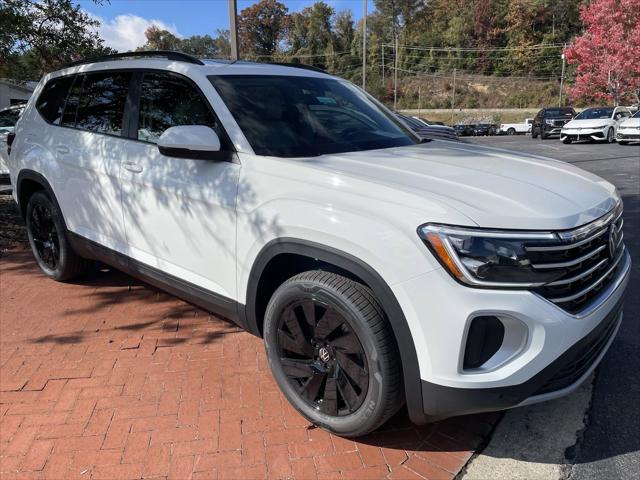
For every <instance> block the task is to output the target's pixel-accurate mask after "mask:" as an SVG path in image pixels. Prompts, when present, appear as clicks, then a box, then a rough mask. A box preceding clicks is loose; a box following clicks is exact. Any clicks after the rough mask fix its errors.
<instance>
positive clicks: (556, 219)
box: [300, 141, 618, 230]
mask: <svg viewBox="0 0 640 480" xmlns="http://www.w3.org/2000/svg"><path fill="white" fill-rule="evenodd" d="M300 161H304V162H305V163H306V164H307V165H308V166H313V167H316V168H322V169H328V170H330V171H331V172H333V173H340V174H343V175H348V176H350V177H352V178H354V179H356V180H360V181H368V182H371V183H375V184H377V185H382V186H385V187H388V188H391V189H395V190H397V191H401V192H402V193H403V194H409V196H408V197H407V195H402V196H401V197H403V198H410V199H411V205H407V207H411V208H418V209H419V208H420V204H421V202H424V204H425V205H426V204H427V203H428V204H430V205H432V204H433V203H434V202H435V203H441V204H443V206H446V207H449V208H451V209H455V210H457V211H458V212H460V213H462V214H463V215H464V216H466V217H467V218H469V219H470V220H471V221H472V222H474V223H475V224H476V225H478V226H481V227H487V228H491V227H493V228H507V229H535V230H545V229H553V230H562V229H569V228H574V227H576V226H579V225H583V224H585V223H588V222H590V221H592V220H594V219H596V218H598V217H600V216H602V215H604V214H605V213H606V212H608V211H609V210H610V209H611V208H613V206H614V205H615V203H616V201H617V199H618V195H617V193H616V191H615V188H614V187H613V185H611V184H610V183H608V182H606V181H605V180H603V179H601V178H600V177H597V176H595V175H593V174H590V173H588V172H585V171H583V170H580V169H579V168H577V167H574V166H572V165H569V164H567V163H564V162H560V161H557V160H553V159H549V158H544V157H536V156H532V155H527V154H521V153H517V152H511V151H507V150H501V149H495V148H487V147H481V146H478V145H473V146H471V145H464V144H460V143H457V142H447V141H434V142H430V143H426V144H421V145H415V146H409V147H401V148H390V149H384V150H374V151H365V152H350V153H343V154H334V155H325V156H321V157H315V158H313V159H303V160H302V159H301V160H300ZM398 197H400V195H398ZM424 221H425V222H428V221H430V219H429V218H425V220H424Z"/></svg>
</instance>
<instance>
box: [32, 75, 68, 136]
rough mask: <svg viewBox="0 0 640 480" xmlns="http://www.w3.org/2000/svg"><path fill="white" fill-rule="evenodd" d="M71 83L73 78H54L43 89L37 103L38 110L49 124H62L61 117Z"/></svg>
mask: <svg viewBox="0 0 640 480" xmlns="http://www.w3.org/2000/svg"><path fill="white" fill-rule="evenodd" d="M71 82H73V77H72V76H69V77H59V78H54V79H53V80H51V81H49V82H48V83H47V84H46V85H45V86H44V88H43V89H42V93H41V94H40V96H39V97H38V101H37V102H36V108H37V109H38V112H40V115H42V118H44V119H45V120H46V121H47V122H49V123H53V124H56V125H57V124H59V123H60V116H61V115H62V109H63V108H64V102H65V100H66V98H67V92H68V91H69V87H70V86H71Z"/></svg>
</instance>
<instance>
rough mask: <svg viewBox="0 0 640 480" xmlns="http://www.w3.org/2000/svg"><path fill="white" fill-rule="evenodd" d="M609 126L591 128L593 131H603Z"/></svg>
mask: <svg viewBox="0 0 640 480" xmlns="http://www.w3.org/2000/svg"><path fill="white" fill-rule="evenodd" d="M608 126H609V125H600V126H597V127H592V128H593V129H594V130H604V129H605V128H607V127H608Z"/></svg>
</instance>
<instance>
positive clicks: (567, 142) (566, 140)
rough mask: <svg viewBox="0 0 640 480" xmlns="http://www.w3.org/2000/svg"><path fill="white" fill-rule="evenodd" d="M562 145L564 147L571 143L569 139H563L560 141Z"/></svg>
mask: <svg viewBox="0 0 640 480" xmlns="http://www.w3.org/2000/svg"><path fill="white" fill-rule="evenodd" d="M562 143H564V144H565V145H569V144H570V143H571V139H570V138H569V137H564V138H563V139H562Z"/></svg>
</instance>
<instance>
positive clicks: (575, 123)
mask: <svg viewBox="0 0 640 480" xmlns="http://www.w3.org/2000/svg"><path fill="white" fill-rule="evenodd" d="M610 123H611V119H610V118H593V119H588V120H586V119H585V120H575V119H574V120H571V121H570V122H568V123H565V125H564V128H594V127H601V126H602V125H609V124H610Z"/></svg>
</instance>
